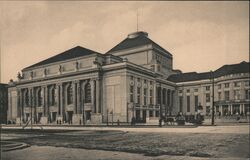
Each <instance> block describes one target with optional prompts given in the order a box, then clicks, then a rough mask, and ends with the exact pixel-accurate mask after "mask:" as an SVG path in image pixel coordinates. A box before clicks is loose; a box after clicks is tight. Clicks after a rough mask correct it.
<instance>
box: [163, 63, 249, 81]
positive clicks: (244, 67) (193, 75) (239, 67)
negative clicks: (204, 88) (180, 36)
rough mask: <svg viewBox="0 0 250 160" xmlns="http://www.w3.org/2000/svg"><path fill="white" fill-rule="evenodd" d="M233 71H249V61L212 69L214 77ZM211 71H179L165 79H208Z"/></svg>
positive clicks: (233, 72)
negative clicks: (179, 72)
mask: <svg viewBox="0 0 250 160" xmlns="http://www.w3.org/2000/svg"><path fill="white" fill-rule="evenodd" d="M235 73H249V62H245V61H243V62H241V63H237V64H231V65H224V66H222V67H220V68H219V69H217V70H216V71H214V77H215V78H217V77H221V76H225V75H229V74H235ZM210 78H211V73H210V72H203V73H197V72H188V73H181V74H174V75H171V76H169V77H168V79H167V80H169V81H172V82H188V81H197V80H203V79H210Z"/></svg>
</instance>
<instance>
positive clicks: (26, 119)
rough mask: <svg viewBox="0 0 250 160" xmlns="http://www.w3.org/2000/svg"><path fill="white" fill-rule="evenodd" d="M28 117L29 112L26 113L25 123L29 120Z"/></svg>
mask: <svg viewBox="0 0 250 160" xmlns="http://www.w3.org/2000/svg"><path fill="white" fill-rule="evenodd" d="M29 118H30V114H29V113H26V117H25V123H26V122H27V121H28V120H29Z"/></svg>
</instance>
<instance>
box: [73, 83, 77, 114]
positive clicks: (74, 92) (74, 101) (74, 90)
mask: <svg viewBox="0 0 250 160" xmlns="http://www.w3.org/2000/svg"><path fill="white" fill-rule="evenodd" d="M72 91H73V107H74V110H73V111H74V112H73V113H74V114H76V109H77V108H76V107H77V106H76V82H75V81H73V82H72Z"/></svg>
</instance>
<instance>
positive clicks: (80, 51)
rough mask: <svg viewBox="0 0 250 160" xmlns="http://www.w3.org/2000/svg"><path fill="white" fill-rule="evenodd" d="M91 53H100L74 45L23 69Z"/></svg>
mask: <svg viewBox="0 0 250 160" xmlns="http://www.w3.org/2000/svg"><path fill="white" fill-rule="evenodd" d="M91 54H100V53H98V52H95V51H92V50H90V49H87V48H84V47H81V46H76V47H74V48H71V49H69V50H67V51H64V52H62V53H60V54H57V55H55V56H53V57H50V58H48V59H45V60H43V61H40V62H38V63H36V64H33V65H31V66H29V67H26V68H24V70H25V69H29V68H33V67H37V66H42V65H46V64H50V63H54V62H59V61H64V60H68V59H73V58H77V57H82V56H86V55H91Z"/></svg>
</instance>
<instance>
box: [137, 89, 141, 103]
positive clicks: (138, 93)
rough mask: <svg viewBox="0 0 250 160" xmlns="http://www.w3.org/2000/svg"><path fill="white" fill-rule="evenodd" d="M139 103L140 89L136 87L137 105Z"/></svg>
mask: <svg viewBox="0 0 250 160" xmlns="http://www.w3.org/2000/svg"><path fill="white" fill-rule="evenodd" d="M140 101H141V88H140V87H137V103H138V104H140Z"/></svg>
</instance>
